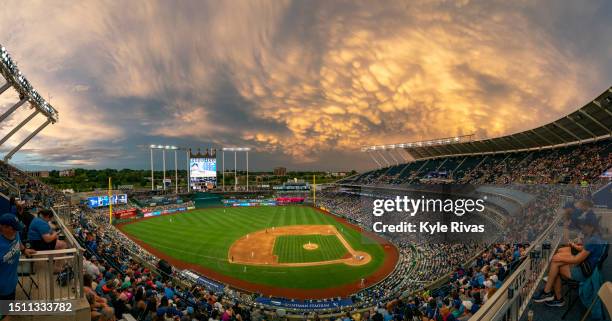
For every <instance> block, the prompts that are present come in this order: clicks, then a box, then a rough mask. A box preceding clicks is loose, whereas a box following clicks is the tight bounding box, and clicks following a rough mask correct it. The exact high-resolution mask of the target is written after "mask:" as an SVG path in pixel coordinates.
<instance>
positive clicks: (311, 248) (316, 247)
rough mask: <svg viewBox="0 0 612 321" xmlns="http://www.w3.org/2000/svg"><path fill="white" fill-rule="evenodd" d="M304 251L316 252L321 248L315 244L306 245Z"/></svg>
mask: <svg viewBox="0 0 612 321" xmlns="http://www.w3.org/2000/svg"><path fill="white" fill-rule="evenodd" d="M303 247H304V250H308V251H312V250H316V249H318V248H319V244H315V243H306V244H304V246H303Z"/></svg>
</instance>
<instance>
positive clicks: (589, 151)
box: [344, 139, 612, 185]
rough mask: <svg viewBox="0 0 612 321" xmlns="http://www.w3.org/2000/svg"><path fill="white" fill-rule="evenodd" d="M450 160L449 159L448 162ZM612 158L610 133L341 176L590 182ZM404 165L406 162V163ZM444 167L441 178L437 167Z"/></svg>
mask: <svg viewBox="0 0 612 321" xmlns="http://www.w3.org/2000/svg"><path fill="white" fill-rule="evenodd" d="M448 164H453V166H449V165H448ZM610 164H612V144H611V140H610V139H606V140H602V141H599V142H593V143H587V144H582V145H574V146H567V147H562V148H555V149H547V150H539V151H526V152H516V153H506V154H503V153H502V154H497V155H476V156H456V157H448V158H439V159H433V160H419V161H416V162H414V163H409V164H400V165H396V166H391V167H387V168H382V169H377V170H373V171H370V172H366V173H363V174H361V175H358V176H356V177H351V178H347V179H345V180H344V181H345V182H347V183H351V184H358V185H401V184H418V183H427V182H432V183H436V184H439V183H443V182H447V183H453V182H457V183H469V184H501V185H505V184H557V183H562V184H580V183H593V182H595V181H597V180H598V176H599V175H601V174H602V173H603V172H604V171H605V170H607V169H608V168H610ZM404 167H405V168H404ZM441 167H444V171H443V172H444V180H431V179H430V178H431V177H432V176H436V177H437V176H439V175H437V174H439V172H438V171H437V169H439V168H441Z"/></svg>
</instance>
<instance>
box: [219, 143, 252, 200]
mask: <svg viewBox="0 0 612 321" xmlns="http://www.w3.org/2000/svg"><path fill="white" fill-rule="evenodd" d="M250 150H251V148H250V147H223V148H222V149H221V153H222V154H221V162H222V167H223V190H225V152H234V190H236V189H237V188H238V172H237V168H238V163H237V159H238V152H245V153H246V179H247V182H246V189H247V190H248V189H249V151H250Z"/></svg>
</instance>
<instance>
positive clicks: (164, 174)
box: [149, 145, 181, 194]
mask: <svg viewBox="0 0 612 321" xmlns="http://www.w3.org/2000/svg"><path fill="white" fill-rule="evenodd" d="M149 149H150V150H151V190H154V189H155V188H154V186H155V183H154V182H155V181H154V179H155V178H154V172H153V150H154V149H161V150H162V170H163V180H162V185H163V189H164V190H166V150H173V151H174V185H175V192H176V193H177V194H178V160H177V159H178V155H177V151H178V150H179V149H181V148H180V147H177V146H174V145H172V146H171V145H150V146H149Z"/></svg>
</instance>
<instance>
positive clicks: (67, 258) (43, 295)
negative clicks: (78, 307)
mask: <svg viewBox="0 0 612 321" xmlns="http://www.w3.org/2000/svg"><path fill="white" fill-rule="evenodd" d="M54 271H56V272H59V273H58V274H54ZM60 271H61V272H60ZM82 271H83V267H82V258H81V254H80V252H79V250H78V249H76V248H71V249H65V250H51V251H38V252H36V253H35V254H33V255H32V256H31V257H21V258H20V260H19V267H18V270H17V273H18V285H17V297H18V298H20V299H27V300H74V299H80V298H83V297H84V293H83V272H82Z"/></svg>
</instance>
